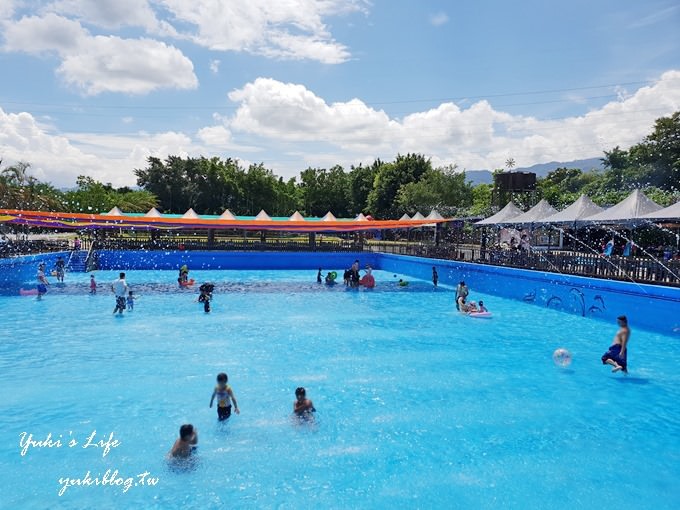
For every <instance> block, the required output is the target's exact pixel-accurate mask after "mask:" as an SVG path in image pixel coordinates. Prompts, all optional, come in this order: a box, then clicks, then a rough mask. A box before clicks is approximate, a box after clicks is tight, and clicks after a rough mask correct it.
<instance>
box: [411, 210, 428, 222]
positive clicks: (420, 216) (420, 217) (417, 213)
mask: <svg viewBox="0 0 680 510" xmlns="http://www.w3.org/2000/svg"><path fill="white" fill-rule="evenodd" d="M411 219H412V220H424V219H425V216H423V215H422V214H420V211H416V213H415V214H414V215H413V217H412V218H411Z"/></svg>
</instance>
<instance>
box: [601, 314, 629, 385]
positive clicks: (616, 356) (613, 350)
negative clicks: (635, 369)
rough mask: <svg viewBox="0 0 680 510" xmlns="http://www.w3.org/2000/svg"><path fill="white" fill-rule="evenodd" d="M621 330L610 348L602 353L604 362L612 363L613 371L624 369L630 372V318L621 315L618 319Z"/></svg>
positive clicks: (604, 363) (625, 371)
mask: <svg viewBox="0 0 680 510" xmlns="http://www.w3.org/2000/svg"><path fill="white" fill-rule="evenodd" d="M616 321H617V323H618V325H619V330H618V331H617V332H616V334H615V335H614V340H613V341H612V345H611V346H610V347H609V350H608V351H607V352H605V353H604V354H603V355H602V364H603V365H611V366H612V367H614V368H612V372H618V371H623V373H624V374H627V373H628V339H629V338H630V328H629V327H628V318H627V317H626V316H625V315H621V316H620V317H617V319H616Z"/></svg>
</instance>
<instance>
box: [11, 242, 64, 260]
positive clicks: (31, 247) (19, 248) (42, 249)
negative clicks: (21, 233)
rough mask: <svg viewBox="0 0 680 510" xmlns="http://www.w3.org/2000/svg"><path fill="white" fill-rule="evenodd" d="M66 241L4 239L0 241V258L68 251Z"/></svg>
mask: <svg viewBox="0 0 680 510" xmlns="http://www.w3.org/2000/svg"><path fill="white" fill-rule="evenodd" d="M68 250H69V243H68V241H65V240H63V241H50V240H33V241H5V242H2V243H0V258H7V257H19V256H22V255H38V254H40V253H51V252H55V251H68Z"/></svg>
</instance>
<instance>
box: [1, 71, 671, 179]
mask: <svg viewBox="0 0 680 510" xmlns="http://www.w3.org/2000/svg"><path fill="white" fill-rule="evenodd" d="M229 98H230V99H231V100H232V101H234V102H235V103H237V108H236V111H235V112H234V114H233V115H231V116H223V115H220V114H214V115H213V120H212V123H211V125H209V126H205V127H203V128H200V129H197V130H196V131H195V132H193V133H183V132H179V131H168V132H161V133H146V132H137V133H133V134H125V135H115V134H112V135H106V134H94V133H59V132H58V131H57V130H56V128H55V127H54V126H51V125H44V124H41V123H39V122H38V121H36V119H35V118H34V117H33V116H32V115H31V114H29V113H18V114H7V113H5V112H4V111H3V110H2V109H0V156H1V157H2V158H3V160H4V164H12V163H13V162H16V161H27V162H29V163H31V164H32V168H33V169H34V175H36V177H38V178H40V179H42V180H47V181H51V182H53V183H54V184H56V185H59V186H73V184H74V182H75V178H76V176H77V175H79V174H87V175H91V176H92V177H94V178H96V179H99V180H101V181H103V182H112V183H113V184H114V185H117V186H121V185H132V184H134V183H135V178H134V175H133V169H134V168H143V167H145V166H146V158H147V157H148V156H150V155H153V156H157V157H159V158H162V159H164V158H166V157H167V156H168V155H171V154H172V155H180V156H186V155H190V156H194V157H198V156H201V155H203V156H206V157H211V156H215V155H216V156H221V157H235V158H239V159H241V160H242V161H245V160H244V159H243V154H244V153H246V152H253V151H257V150H259V152H257V154H258V158H255V159H257V161H263V162H264V163H265V165H266V166H268V167H269V168H271V169H272V170H273V171H274V172H275V173H276V174H277V175H281V176H283V177H290V176H293V175H297V174H298V173H299V172H300V170H301V169H303V168H306V167H307V166H326V167H330V166H332V165H335V164H341V165H343V166H344V167H345V168H349V166H350V165H352V164H358V163H367V164H370V163H371V162H372V161H373V159H374V158H376V157H379V158H381V159H383V160H386V161H390V160H392V159H393V158H394V157H395V155H396V154H397V153H402V154H403V153H406V152H409V151H410V152H418V153H421V154H424V155H426V156H428V157H431V158H432V161H433V163H434V164H435V165H436V166H439V165H447V164H458V166H459V168H461V169H463V168H468V169H482V168H487V169H492V168H498V167H502V166H503V164H504V162H505V160H506V159H507V158H509V157H513V158H514V159H515V160H516V162H517V165H518V166H519V167H522V166H529V165H532V164H535V163H545V162H549V161H570V160H573V159H581V158H587V157H597V156H602V151H603V150H611V149H612V148H613V147H615V146H617V145H619V146H621V147H622V148H624V149H625V148H628V147H629V146H631V145H632V144H635V143H637V142H639V141H640V140H642V138H644V137H645V136H646V135H647V134H649V133H650V132H651V130H652V129H653V126H654V121H655V119H657V118H659V117H661V116H666V115H669V114H671V113H673V112H674V111H677V110H679V109H680V71H669V72H666V73H664V74H663V75H662V76H661V78H660V79H659V80H658V81H657V82H656V83H654V84H653V85H650V86H647V87H643V88H641V89H639V90H637V91H636V92H634V93H631V94H630V95H629V96H627V97H625V98H624V99H622V100H617V101H612V102H610V103H608V104H606V105H604V106H603V107H601V108H598V109H594V110H592V111H591V112H588V113H587V114H584V115H580V116H574V117H568V118H561V119H537V118H534V117H528V116H522V115H512V114H509V113H507V112H503V111H499V110H496V109H494V107H493V106H492V104H491V103H489V102H488V101H478V102H476V103H473V104H472V105H470V106H469V107H465V108H461V107H460V106H458V105H456V104H453V103H443V104H441V105H439V106H438V107H436V108H432V109H429V110H426V111H422V112H416V113H413V114H410V115H407V116H406V117H404V118H402V119H396V118H391V117H390V116H389V115H387V113H385V112H384V111H380V110H375V109H374V108H371V107H370V106H369V105H367V104H365V103H364V102H363V101H361V100H359V99H352V100H349V101H346V102H338V103H327V102H325V101H324V100H323V99H322V98H320V97H319V96H317V95H316V94H314V93H313V92H312V91H310V90H308V89H307V88H306V87H304V86H303V85H300V84H291V83H282V82H279V81H276V80H272V79H267V78H258V79H257V80H255V81H254V82H252V83H248V84H246V85H245V86H243V87H242V88H240V89H239V90H235V91H232V92H231V93H230V94H229ZM245 142H247V143H248V145H246V144H245Z"/></svg>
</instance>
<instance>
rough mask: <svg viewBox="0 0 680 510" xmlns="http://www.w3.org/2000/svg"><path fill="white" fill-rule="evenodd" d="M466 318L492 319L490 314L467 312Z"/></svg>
mask: <svg viewBox="0 0 680 510" xmlns="http://www.w3.org/2000/svg"><path fill="white" fill-rule="evenodd" d="M468 316H470V317H474V318H476V319H490V318H491V317H492V316H491V312H468Z"/></svg>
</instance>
